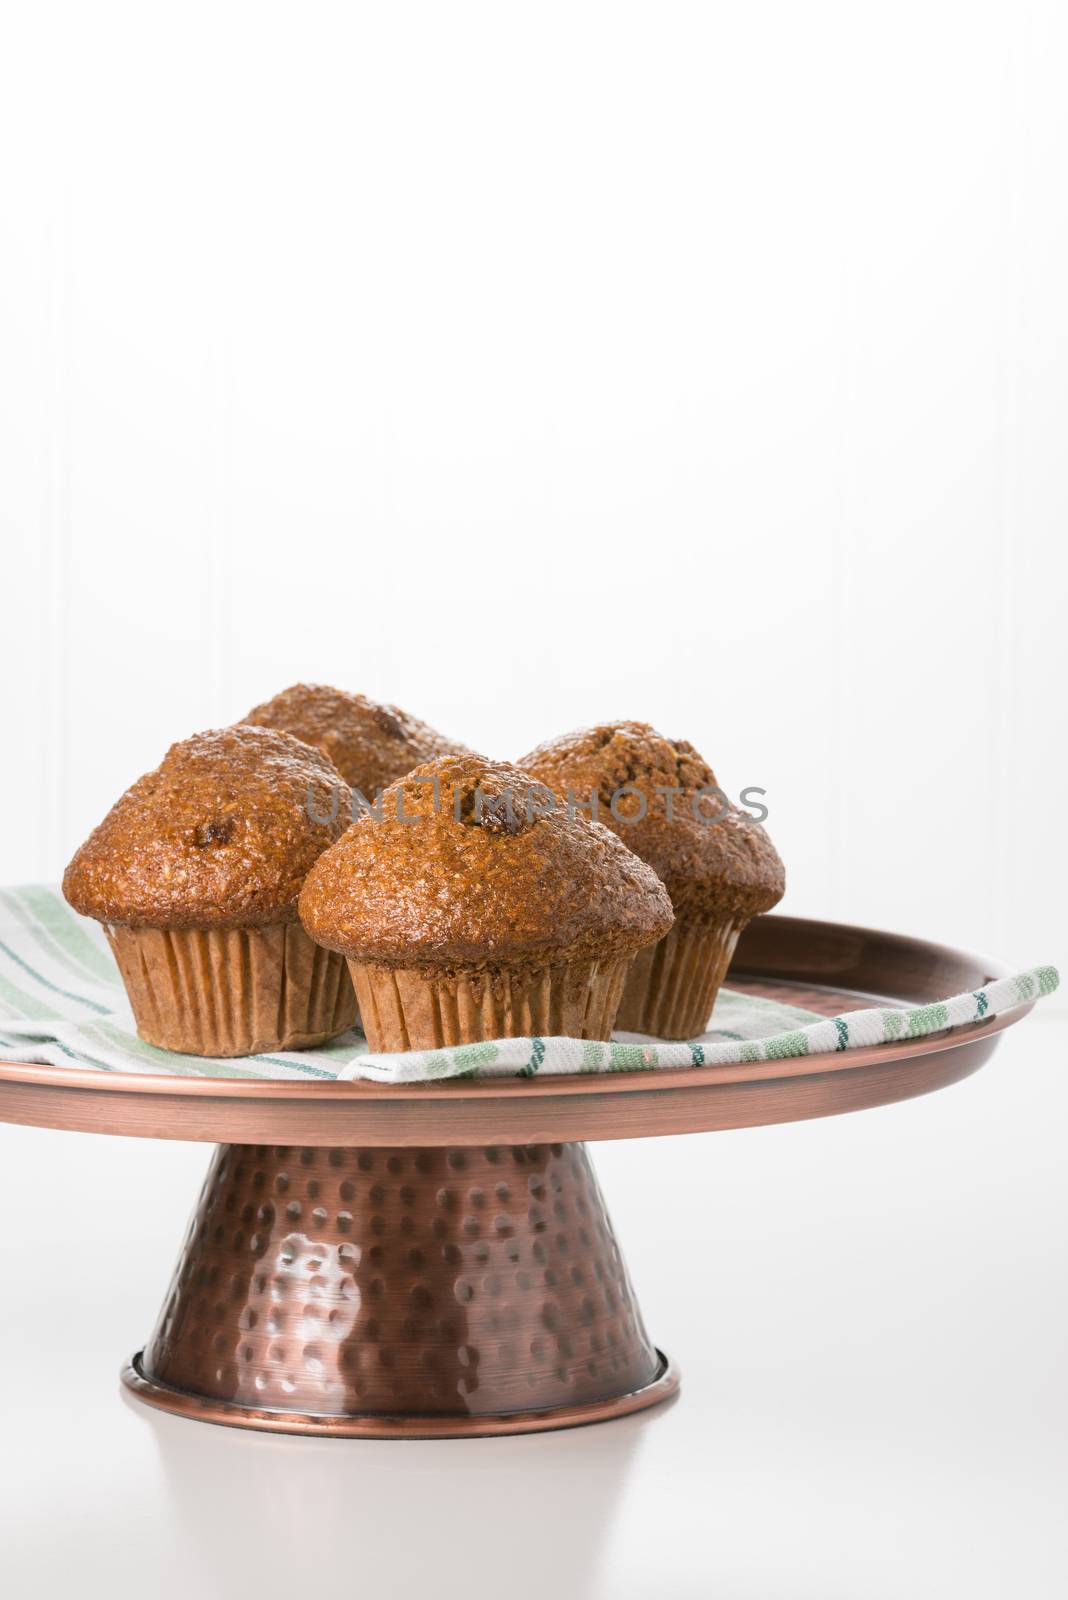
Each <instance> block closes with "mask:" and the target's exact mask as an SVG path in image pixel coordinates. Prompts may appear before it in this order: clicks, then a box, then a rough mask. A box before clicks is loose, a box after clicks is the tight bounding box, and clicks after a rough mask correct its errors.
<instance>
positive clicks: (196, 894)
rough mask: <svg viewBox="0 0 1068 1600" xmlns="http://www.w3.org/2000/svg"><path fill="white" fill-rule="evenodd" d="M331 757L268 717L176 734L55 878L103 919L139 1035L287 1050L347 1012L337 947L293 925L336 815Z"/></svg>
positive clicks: (347, 987)
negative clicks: (260, 723)
mask: <svg viewBox="0 0 1068 1600" xmlns="http://www.w3.org/2000/svg"><path fill="white" fill-rule="evenodd" d="M342 789H343V785H342V781H341V776H340V774H339V773H338V771H337V769H336V767H335V766H334V765H333V763H332V762H331V761H330V760H329V758H328V757H326V756H324V755H322V754H321V753H320V752H319V751H318V750H313V749H312V748H311V747H310V746H309V745H307V744H302V743H301V742H300V740H298V739H294V738H293V737H292V736H291V735H290V734H288V733H279V732H277V731H275V730H274V729H270V728H250V727H236V728H221V729H216V730H214V731H212V732H209V733H198V734H194V736H193V737H192V738H191V739H185V740H183V741H182V742H181V743H180V744H175V745H172V746H171V748H170V749H169V750H168V751H167V754H166V756H165V757H164V759H163V761H162V763H161V764H160V766H158V767H157V768H156V770H155V771H154V772H149V773H146V775H145V776H144V777H143V778H139V779H138V781H137V782H136V783H135V784H134V785H133V787H132V788H131V789H128V790H127V791H126V793H125V794H124V795H123V796H122V798H121V799H120V800H118V801H117V802H116V804H115V805H114V806H113V807H112V808H111V810H110V811H109V812H108V814H107V816H106V817H105V818H104V820H103V822H102V823H101V824H100V826H99V827H98V828H96V829H95V830H94V831H93V833H91V834H90V836H89V838H88V839H87V840H86V842H85V843H84V844H83V845H82V847H81V848H80V850H78V852H77V853H76V855H75V856H74V859H73V860H72V861H71V863H70V865H69V866H68V868H67V870H66V873H65V874H64V878H63V893H64V894H65V895H66V897H67V899H68V901H69V902H70V904H71V905H72V906H73V907H74V909H75V910H76V911H80V912H81V913H82V914H83V915H84V916H87V917H94V918H95V919H96V921H98V922H100V923H102V924H103V926H104V930H105V932H106V934H107V936H108V940H109V942H110V944H111V948H112V950H113V951H114V953H115V959H116V961H117V962H118V964H119V970H120V972H121V973H122V977H123V981H124V982H125V984H126V990H127V993H128V995H129V997H130V1004H131V1006H132V1007H133V1011H134V1016H135V1018H136V1021H137V1031H138V1033H139V1034H140V1035H141V1037H142V1039H145V1040H147V1042H148V1043H149V1044H154V1045H158V1046H160V1047H161V1048H163V1049H166V1050H179V1051H184V1052H189V1053H192V1054H194V1055H207V1056H236V1055H249V1054H253V1053H255V1052H258V1051H263V1050H295V1049H301V1048H303V1047H305V1046H307V1045H314V1044H320V1043H322V1041H323V1040H324V1039H329V1038H332V1037H333V1036H334V1035H335V1034H338V1033H343V1032H344V1031H345V1029H346V1028H349V1027H351V1026H352V1024H353V1022H354V1021H355V1016H356V997H355V995H354V993H353V989H352V983H351V981H350V979H349V976H348V973H347V971H346V970H345V964H344V962H343V961H342V960H341V959H340V958H339V957H338V956H334V955H331V954H330V953H329V952H328V951H326V950H323V949H322V948H321V947H320V946H318V945H316V944H314V943H313V942H312V940H310V939H309V938H308V936H307V934H306V933H305V932H304V930H303V928H302V927H301V925H300V921H299V918H298V916H297V896H298V894H299V892H300V888H301V885H302V884H303V882H304V878H305V876H306V874H307V872H308V869H309V867H311V865H312V863H313V862H314V861H315V860H316V858H317V857H318V856H319V855H320V854H321V853H322V851H323V850H324V849H326V847H327V846H328V845H330V844H331V843H333V841H334V840H335V839H336V838H337V837H338V836H339V834H340V833H341V832H342V831H343V829H344V827H345V825H346V820H347V819H346V811H345V808H344V807H343V806H340V805H339V803H338V796H339V793H340V792H341V791H342Z"/></svg>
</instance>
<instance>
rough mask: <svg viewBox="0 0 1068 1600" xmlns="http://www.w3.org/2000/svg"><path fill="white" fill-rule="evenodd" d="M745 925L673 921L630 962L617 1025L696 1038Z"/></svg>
mask: <svg viewBox="0 0 1068 1600" xmlns="http://www.w3.org/2000/svg"><path fill="white" fill-rule="evenodd" d="M744 926H745V924H744V923H739V922H724V923H719V924H716V923H712V924H708V923H688V922H685V921H683V922H676V923H675V925H674V927H673V928H672V929H671V931H670V932H669V933H667V934H665V935H664V937H663V938H662V939H660V940H658V942H657V943H656V944H653V945H649V946H648V947H647V948H646V949H644V950H639V951H638V954H637V955H636V956H635V957H634V960H633V961H632V962H631V967H630V972H629V974H628V976H627V982H626V987H625V988H624V990H623V999H622V1002H621V1003H620V1007H619V1013H618V1015H617V1017H616V1027H617V1028H619V1029H620V1030H621V1031H623V1032H626V1033H646V1034H652V1035H653V1037H654V1038H658V1039H695V1038H698V1037H699V1036H700V1035H701V1034H702V1033H704V1031H705V1029H706V1028H707V1026H708V1019H709V1017H710V1016H711V1015H712V1007H713V1006H714V1005H715V1003H716V995H717V993H718V992H719V986H720V984H721V983H722V982H723V980H724V978H725V977H726V975H727V968H728V967H729V966H730V964H731V957H732V956H733V954H734V947H735V945H736V944H737V943H738V938H739V935H740V934H741V931H742V928H743V927H744Z"/></svg>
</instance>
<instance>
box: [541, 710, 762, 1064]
mask: <svg viewBox="0 0 1068 1600" xmlns="http://www.w3.org/2000/svg"><path fill="white" fill-rule="evenodd" d="M518 765H519V767H520V768H522V769H523V771H525V772H526V773H528V774H529V775H530V776H531V777H532V778H534V779H536V780H538V781H540V782H541V783H544V784H545V785H546V786H547V787H548V788H550V789H551V790H552V791H553V792H554V794H556V796H557V797H558V799H560V800H561V803H563V804H565V805H566V803H567V800H568V796H569V795H570V796H572V797H574V798H575V799H576V800H581V801H583V802H585V801H588V800H589V799H590V797H591V796H596V797H597V815H598V816H599V817H600V819H601V820H602V821H603V822H604V823H605V824H606V826H608V827H609V828H612V829H613V830H614V831H615V832H616V833H618V835H619V837H620V838H621V839H622V840H623V841H624V843H625V844H626V845H627V846H628V848H629V849H631V850H633V851H634V852H635V854H636V855H639V856H641V858H642V860H643V861H646V862H648V863H649V865H650V866H651V867H652V868H653V869H654V870H655V871H656V873H657V874H658V876H659V877H660V878H661V879H662V880H663V882H664V884H665V886H666V888H667V891H668V894H669V895H670V896H671V904H672V907H673V908H674V912H675V923H674V926H673V927H672V929H671V931H670V932H669V933H668V934H667V936H666V937H665V938H664V939H663V940H661V942H660V943H659V944H658V945H655V946H653V947H651V948H646V949H645V950H643V951H641V952H640V953H639V955H638V956H637V957H636V958H635V961H634V963H633V966H632V967H631V971H630V974H629V976H628V978H627V984H626V988H625V990H624V994H623V1001H622V1004H621V1005H620V1008H619V1015H618V1016H617V1018H616V1026H617V1027H618V1028H623V1029H627V1030H629V1031H631V1032H634V1033H649V1034H657V1035H660V1036H661V1037H664V1038H672V1039H686V1038H693V1037H694V1036H695V1035H696V1034H700V1033H703V1032H704V1030H705V1028H706V1027H707V1026H708V1019H709V1017H710V1016H711V1014H712V1007H713V1005H714V1004H715V998H716V994H717V992H718V990H719V987H720V984H721V983H722V982H723V979H724V976H725V974H726V971H727V968H728V966H729V965H730V961H731V957H732V955H733V954H734V947H735V945H736V944H737V942H738V936H739V934H740V933H741V931H742V929H743V928H744V927H745V925H746V923H747V922H749V921H750V919H751V918H752V917H754V916H756V915H757V914H758V913H759V912H761V911H767V910H769V909H770V908H771V907H772V906H773V905H775V904H776V902H777V901H778V900H780V899H781V898H782V894H783V889H784V886H785V884H784V875H783V865H782V862H781V861H780V859H779V856H778V854H777V852H776V850H775V846H774V845H773V844H772V842H771V840H770V839H769V837H768V835H767V834H766V833H765V831H764V829H763V828H762V827H760V825H759V824H758V823H756V822H755V821H754V820H753V819H752V818H751V817H750V816H749V815H748V813H747V812H744V811H742V810H740V809H739V808H738V807H737V806H734V805H731V804H730V803H729V802H726V800H725V797H724V796H722V793H721V791H719V790H718V786H717V784H716V778H715V774H714V773H713V771H712V769H711V767H710V766H709V765H708V763H707V762H706V761H705V760H704V759H703V758H702V757H701V756H700V755H699V754H698V752H697V751H696V750H695V749H694V747H693V745H691V744H688V743H687V742H686V741H685V740H683V739H666V738H664V737H663V735H662V734H659V733H657V732H656V730H655V729H654V728H651V727H650V726H649V725H648V723H644V722H612V723H606V724H604V725H603V726H601V727H596V728H584V729H580V730H579V731H577V732H575V733H568V734H564V735H562V736H561V737H560V738H558V739H551V740H549V741H548V742H547V743H545V744H542V745H539V746H538V748H537V749H536V750H532V751H531V752H530V753H529V755H525V756H523V757H522V759H521V760H520V761H519V763H518ZM712 790H715V791H716V793H715V794H712V793H709V792H708V791H712ZM621 791H622V792H621ZM665 791H672V794H671V796H670V798H669V795H668V794H667V793H666V792H665ZM613 796H616V801H615V809H614V811H613V807H612V799H613ZM639 813H640V815H639Z"/></svg>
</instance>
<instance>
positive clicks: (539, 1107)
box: [0, 916, 1030, 1147]
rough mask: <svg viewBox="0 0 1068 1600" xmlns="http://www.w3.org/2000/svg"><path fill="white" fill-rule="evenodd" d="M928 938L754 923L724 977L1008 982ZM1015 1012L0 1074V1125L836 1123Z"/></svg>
mask: <svg viewBox="0 0 1068 1600" xmlns="http://www.w3.org/2000/svg"><path fill="white" fill-rule="evenodd" d="M1004 973H1005V968H1004V967H1003V966H1002V965H1001V964H1000V963H998V962H994V961H990V960H987V959H985V958H983V957H980V956H975V955H970V954H968V953H967V952H966V951H961V950H954V949H950V948H948V947H947V946H944V945H938V944H932V943H930V942H928V941H925V940H922V939H911V938H905V937H903V936H901V935H898V934H891V933H880V932H877V931H875V930H872V929H865V928H855V927H851V926H849V925H848V924H844V923H830V922H818V921H808V920H805V919H803V918H798V917H777V916H768V917H758V918H757V919H756V921H755V922H752V923H751V924H750V925H749V927H748V928H747V929H746V931H745V933H744V934H743V936H742V939H741V941H740V943H739V946H738V951H737V954H736V956H735V960H734V964H733V966H732V968H731V971H730V973H729V975H728V982H729V983H731V984H734V985H736V986H738V987H741V988H747V989H752V990H754V991H756V992H759V993H762V994H767V995H770V996H772V997H774V998H777V999H782V1000H786V1001H793V1002H794V1003H797V1004H801V1005H804V1006H805V1007H806V1008H807V1009H810V1010H821V1011H827V1012H833V1011H839V1010H844V1009H849V1008H850V1007H856V1006H858V1005H863V1004H865V1003H872V1002H873V1001H877V1000H882V1001H894V1002H906V1003H909V1004H922V1003H925V1002H927V1001H930V1000H937V999H944V998H945V997H946V996H947V995H951V994H956V993H961V992H963V991H965V990H968V989H974V988H977V987H979V985H980V984H982V983H984V982H986V981H989V980H990V979H993V978H997V977H1001V976H1004ZM1028 1010H1030V1006H1020V1007H1018V1008H1016V1009H1015V1010H1013V1011H1011V1012H1005V1013H1003V1014H1002V1015H1001V1016H997V1017H988V1018H984V1019H983V1021H981V1022H975V1023H970V1024H968V1025H967V1026H966V1027H961V1028H954V1029H951V1030H947V1031H946V1032H944V1033H940V1034H933V1035H931V1036H929V1037H927V1038H923V1039H901V1040H896V1041H894V1042H893V1043H890V1044H882V1045H873V1046H871V1047H870V1048H865V1049H860V1050H846V1051H841V1052H834V1053H830V1052H829V1053H826V1054H817V1055H809V1056H802V1057H799V1058H797V1059H795V1060H788V1061H764V1062H750V1063H743V1064H739V1065H736V1066H729V1067H691V1068H684V1069H679V1070H672V1071H649V1072H629V1073H618V1072H617V1073H601V1074H597V1075H596V1076H590V1075H587V1074H582V1075H579V1076H577V1077H564V1078H560V1077H555V1078H540V1079H539V1078H529V1079H519V1078H500V1079H481V1080H479V1079H461V1080H454V1081H451V1082H448V1081H447V1082H439V1083H432V1084H405V1085H389V1084H376V1083H330V1082H323V1081H317V1082H296V1083H294V1082H279V1081H274V1082H272V1081H269V1080H251V1079H244V1080H242V1079H236V1080H235V1079H223V1078H180V1079H176V1078H173V1077H158V1076H150V1075H148V1074H140V1073H119V1072H115V1073H105V1072H99V1071H94V1070H91V1069H86V1068H62V1067H52V1066H39V1065H38V1066H35V1065H31V1064H20V1063H0V1119H3V1120H5V1121H9V1122H21V1123H29V1124H34V1125H37V1126H42V1127H55V1128H74V1129H80V1130H84V1131H89V1132H100V1133H118V1134H129V1135H131V1136H134V1137H140V1138H155V1139H194V1140H207V1141H210V1142H212V1143H215V1142H219V1141H226V1142H230V1143H257V1144H261V1143H262V1144H291V1143H298V1144H301V1145H334V1146H336V1145H351V1146H361V1147H368V1146H373V1145H384V1146H391V1147H392V1146H401V1145H421V1146H429V1145H451V1146H457V1145H488V1144H493V1143H502V1144H503V1143H511V1144H516V1143H521V1142H527V1143H545V1142H552V1141H564V1140H588V1139H627V1138H642V1137H645V1136H647V1135H651V1134H668V1133H697V1132H701V1131H709V1130H714V1129H720V1128H739V1127H751V1126H755V1125H758V1124H763V1123H773V1122H790V1121H796V1120H799V1119H802V1118H805V1117H820V1116H830V1115H833V1114H835V1113H838V1112H844V1111H858V1110H863V1109H865V1108H867V1107H871V1106H877V1105H883V1104H887V1103H889V1102H891V1101H894V1100H903V1099H907V1098H909V1097H910V1096H912V1095H918V1094H925V1093H928V1092H930V1091H931V1090H933V1089H940V1088H943V1087H945V1086H946V1085H948V1084H951V1083H955V1082H957V1081H958V1080H959V1079H960V1078H963V1077H966V1076H967V1075H968V1074H969V1073H971V1072H974V1071H975V1070H976V1069H977V1068H978V1067H980V1066H982V1064H983V1063H984V1062H985V1061H986V1060H987V1058H988V1057H989V1056H990V1054H991V1052H992V1051H993V1048H994V1045H995V1043H996V1036H997V1034H998V1033H999V1032H1000V1031H1001V1030H1002V1029H1003V1028H1006V1027H1009V1026H1010V1025H1011V1024H1012V1023H1014V1022H1017V1021H1019V1020H1020V1018H1021V1017H1023V1016H1025V1015H1026V1013H1027V1011H1028Z"/></svg>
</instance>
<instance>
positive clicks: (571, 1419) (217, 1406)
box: [119, 1345, 681, 1440]
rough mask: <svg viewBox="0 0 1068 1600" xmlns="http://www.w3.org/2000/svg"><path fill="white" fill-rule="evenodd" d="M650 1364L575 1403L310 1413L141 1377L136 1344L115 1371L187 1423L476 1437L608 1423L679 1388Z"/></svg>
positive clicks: (140, 1396) (664, 1367) (664, 1366)
mask: <svg viewBox="0 0 1068 1600" xmlns="http://www.w3.org/2000/svg"><path fill="white" fill-rule="evenodd" d="M654 1349H655V1350H656V1355H657V1361H658V1366H657V1371H656V1375H655V1377H653V1378H652V1379H651V1380H650V1381H649V1383H647V1384H644V1385H643V1386H642V1387H641V1388H640V1389H635V1390H632V1391H631V1392H630V1393H628V1394H623V1395H616V1396H614V1397H613V1398H611V1399H608V1400H593V1401H586V1402H584V1403H583V1404H581V1405H573V1406H552V1407H548V1408H545V1409H542V1410H536V1409H534V1410H530V1411H516V1412H505V1413H499V1414H486V1415H484V1416H474V1415H468V1416H429V1415H428V1416H408V1417H405V1416H389V1415H377V1416H376V1415H365V1416H359V1415H349V1416H344V1415H339V1416H311V1415H307V1414H305V1413H302V1412H290V1411H268V1410H256V1409H254V1408H252V1407H249V1406H241V1405H235V1404H233V1403H231V1402H228V1401H221V1400H212V1399H209V1398H205V1397H204V1396H201V1395H197V1394H192V1393H186V1392H185V1391H183V1390H179V1389H172V1388H170V1387H169V1385H167V1384H164V1383H160V1382H158V1381H157V1380H156V1379H154V1378H148V1377H146V1376H145V1374H144V1372H143V1370H142V1367H141V1358H142V1356H143V1354H144V1352H143V1350H138V1351H136V1352H135V1354H134V1355H132V1356H131V1357H130V1359H129V1361H127V1362H126V1363H125V1364H124V1366H123V1368H122V1370H121V1372H120V1374H119V1376H120V1381H121V1383H122V1384H123V1386H124V1388H126V1389H127V1390H129V1392H130V1394H131V1395H132V1396H133V1397H134V1398H135V1399H136V1400H138V1401H140V1402H141V1403H142V1404H144V1405H149V1406H152V1407H154V1408H155V1409H156V1410H157V1411H163V1412H166V1413H167V1414H168V1415H169V1416H175V1417H182V1418H184V1419H185V1420H186V1421H190V1422H210V1423H214V1424H216V1425H217V1426H220V1427H228V1428H248V1429H251V1430H254V1431H256V1432H260V1433H286V1434H301V1435H305V1436H307V1437H312V1438H325V1439H376V1440H381V1439H397V1440H401V1439H410V1440H417V1439H479V1438H487V1439H488V1438H502V1437H505V1436H507V1435H509V1434H526V1433H551V1432H556V1431H558V1430H560V1429H563V1428H583V1427H589V1426H592V1425H593V1424H594V1423H599V1422H612V1421H615V1420H616V1419H617V1418H619V1417H627V1416H632V1415H634V1414H635V1413H636V1412H639V1411H647V1410H649V1409H650V1408H651V1407H653V1406H659V1405H663V1404H664V1402H665V1401H667V1400H671V1399H673V1398H674V1396H675V1395H677V1394H678V1392H679V1384H680V1381H681V1380H680V1373H679V1369H678V1366H677V1365H676V1364H675V1363H674V1362H673V1361H672V1360H671V1357H670V1356H668V1355H665V1353H664V1352H663V1350H661V1349H660V1347H659V1346H658V1345H657V1346H654Z"/></svg>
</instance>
